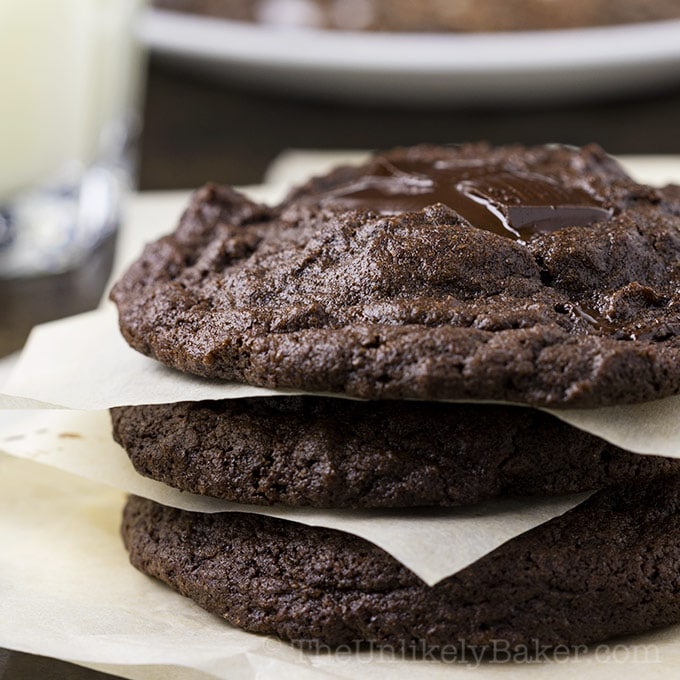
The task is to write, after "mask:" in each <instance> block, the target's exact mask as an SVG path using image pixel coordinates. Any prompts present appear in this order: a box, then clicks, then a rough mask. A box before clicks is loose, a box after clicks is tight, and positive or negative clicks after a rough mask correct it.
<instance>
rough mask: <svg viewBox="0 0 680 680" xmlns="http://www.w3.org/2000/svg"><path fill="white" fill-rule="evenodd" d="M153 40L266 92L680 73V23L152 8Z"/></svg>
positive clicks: (590, 89) (541, 96)
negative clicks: (585, 23)
mask: <svg viewBox="0 0 680 680" xmlns="http://www.w3.org/2000/svg"><path fill="white" fill-rule="evenodd" d="M141 34H142V38H143V40H144V42H145V43H146V44H147V45H148V46H149V47H151V49H153V50H154V51H156V52H157V53H159V54H161V55H164V56H166V57H172V58H174V59H175V60H180V61H182V62H184V63H185V64H187V65H188V66H190V67H191V68H193V69H197V70H200V71H202V72H205V73H209V74H212V75H216V76H219V77H221V78H224V79H228V80H237V81H242V82H243V81H245V82H248V83H251V84H253V85H257V86H259V87H263V88H267V89H277V90H279V91H285V92H290V93H295V94H307V95H310V94H311V95H314V96H322V97H326V98H334V99H348V100H361V101H387V102H395V103H397V102H398V103H401V104H408V103H413V104H423V103H481V102H486V103H488V102H494V103H502V104H518V105H519V104H524V103H536V102H555V101H570V100H572V101H573V100H585V99H592V98H603V97H608V96H611V95H620V94H624V93H628V92H633V91H644V90H653V89H655V88H658V87H660V86H662V85H666V84H668V83H672V82H680V21H663V22H654V23H646V24H630V25H625V26H612V27H605V28H587V29H569V30H560V31H532V32H514V33H495V34H493V33H487V34H484V33H476V34H418V33H415V34H409V33H401V34H399V33H393V34H383V33H360V32H357V33H350V32H342V31H323V30H315V29H300V28H297V29H295V28H280V27H275V26H263V25H254V24H247V23H240V22H234V21H226V20H223V19H210V18H204V17H194V16H191V15H187V14H179V13H175V12H169V11H164V10H157V9H156V10H149V11H148V12H147V14H146V15H145V17H144V20H143V22H142V25H141Z"/></svg>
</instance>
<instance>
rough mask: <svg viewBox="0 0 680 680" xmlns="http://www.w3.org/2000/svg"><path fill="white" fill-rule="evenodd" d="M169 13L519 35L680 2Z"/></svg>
mask: <svg viewBox="0 0 680 680" xmlns="http://www.w3.org/2000/svg"><path fill="white" fill-rule="evenodd" d="M154 4H155V5H157V6H158V7H162V8H164V9H169V10H174V11H180V12H191V13H195V14H204V15H207V16H213V17H222V18H226V19H231V20H236V21H252V22H258V23H263V24H275V25H281V24H283V25H293V26H307V27H314V28H330V29H340V30H367V31H399V32H402V31H463V32H469V31H484V32H488V31H517V30H540V29H552V28H576V27H582V26H599V25H609V24H624V23H630V22H637V21H653V20H659V19H673V18H678V17H680V2H679V0H655V1H654V2H649V0H570V1H569V2H547V1H546V0H513V2H508V0H475V2H452V1H451V0H419V1H418V2H413V0H353V1H352V2H348V0H304V1H303V2H293V3H291V2H290V0H155V2H154Z"/></svg>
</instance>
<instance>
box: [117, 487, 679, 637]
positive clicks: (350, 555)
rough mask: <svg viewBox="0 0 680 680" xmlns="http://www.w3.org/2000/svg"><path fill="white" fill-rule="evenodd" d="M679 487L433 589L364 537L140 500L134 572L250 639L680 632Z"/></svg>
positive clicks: (577, 516)
mask: <svg viewBox="0 0 680 680" xmlns="http://www.w3.org/2000/svg"><path fill="white" fill-rule="evenodd" d="M679 504H680V478H678V477H662V478H657V479H655V480H652V481H650V482H646V483H641V484H628V485H623V486H620V487H611V488H609V489H606V490H603V491H600V492H598V493H597V494H595V495H594V496H593V497H591V498H590V499H588V500H587V501H586V502H584V503H582V504H581V505H579V506H577V507H576V508H575V509H573V510H571V511H570V512H567V513H566V514H564V515H562V516H560V517H556V518H555V519H553V520H551V521H549V522H547V523H545V524H543V525H541V526H539V527H537V528H535V529H533V530H531V531H529V532H526V533H524V534H521V535H520V536H517V537H516V538H514V539H512V540H510V541H508V542H507V543H505V544H503V545H502V546H500V547H499V548H497V549H496V550H494V551H493V552H491V553H489V554H488V555H486V556H484V557H483V558H481V559H480V560H478V561H477V562H475V563H474V564H472V565H471V566H469V567H467V568H466V569H464V570H462V571H460V572H459V573H457V574H455V575H453V576H450V577H448V578H446V579H444V580H443V581H441V582H439V583H438V584H436V585H435V586H433V587H428V586H426V585H425V584H424V583H423V582H422V581H421V580H420V579H418V578H417V577H416V576H415V575H414V574H413V573H412V572H411V571H409V570H408V569H406V568H405V567H404V566H402V565H401V564H400V563H399V562H398V561H397V560H395V559H394V558H393V557H391V556H390V555H388V554H387V553H385V552H384V551H383V550H381V549H380V548H377V547H376V546H374V545H373V544H371V543H369V542H367V541H365V540H363V539H360V538H358V537H356V536H351V535H349V534H344V533H341V532H338V531H334V530H330V529H324V528H319V527H308V526H303V525H300V524H295V523H293V522H286V521H283V520H279V519H274V518H271V517H264V516H256V515H247V514H240V513H222V514H213V515H208V514H200V513H190V512H186V511H181V510H176V509H173V508H167V507H164V506H162V505H158V504H156V503H154V502H153V501H149V500H145V499H141V498H136V497H132V498H131V499H130V500H129V502H128V504H127V507H126V508H125V511H124V518H123V525H122V533H123V539H124V541H125V545H126V547H127V549H128V551H129V553H130V559H131V561H132V564H133V565H134V566H135V567H137V568H138V569H140V570H141V571H143V572H145V573H147V574H149V575H151V576H154V577H156V578H158V579H160V580H162V581H164V582H165V583H167V584H169V585H170V586H171V587H173V588H174V589H175V590H177V591H179V592H180V593H181V594H182V595H185V596H187V597H190V598H192V599H193V600H195V601H196V602H197V603H198V604H199V605H200V606H202V607H204V608H205V609H207V610H208V611H210V612H213V613H214V614H217V615H218V616H221V617H223V618H224V619H226V620H227V621H228V622H230V623H232V624H234V625H236V626H240V627H242V628H245V629H246V630H249V631H253V632H258V633H268V634H276V635H279V636H280V637H282V638H284V639H286V640H293V641H297V642H303V643H304V642H306V643H308V644H310V643H311V644H312V645H313V644H314V643H324V644H328V645H340V644H355V643H356V641H358V640H366V641H371V642H372V643H374V644H377V645H382V644H391V645H396V646H401V645H404V646H406V647H410V646H415V647H416V648H418V649H423V648H425V649H428V650H437V649H442V648H447V647H448V648H449V649H450V648H451V646H454V647H455V646H456V645H460V644H461V641H464V642H465V644H466V646H475V645H479V646H484V645H489V644H492V643H493V641H494V640H496V641H504V642H507V646H508V647H509V648H512V649H515V648H521V647H522V646H526V645H530V646H531V649H533V648H534V647H533V646H532V645H534V644H535V643H536V641H538V644H539V645H540V646H541V647H549V646H554V645H577V644H588V643H591V642H597V641H601V640H606V639H608V638H611V637H614V636H620V635H627V634H631V633H638V632H642V631H645V630H650V629H653V628H658V627H660V626H664V625H668V624H671V623H677V622H679V621H680V576H679V575H680V550H679V549H678V541H679V540H680V513H678V508H679Z"/></svg>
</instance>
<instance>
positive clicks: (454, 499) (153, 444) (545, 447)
mask: <svg viewBox="0 0 680 680" xmlns="http://www.w3.org/2000/svg"><path fill="white" fill-rule="evenodd" d="M111 416H112V421H113V434H114V438H115V439H116V441H117V442H118V443H119V444H121V445H122V446H123V447H124V448H125V450H126V451H127V453H128V455H129V456H130V459H131V461H132V463H133V465H134V466H135V468H136V469H137V471H138V472H139V473H140V474H142V475H144V476H146V477H150V478H152V479H156V480H158V481H161V482H164V483H165V484H168V485H170V486H173V487H175V488H177V489H180V490H182V491H189V492H192V493H196V494H201V495H204V496H212V497H216V498H223V499H227V500H230V501H235V502H238V503H248V504H257V505H270V504H273V503H282V504H285V505H291V506H313V507H326V508H352V507H355V508H390V507H408V506H419V505H430V506H433V505H434V506H455V505H466V504H470V503H476V502H479V501H483V500H486V499H491V498H497V497H501V496H530V495H549V494H561V493H571V492H579V491H587V490H591V489H596V488H601V487H604V486H607V485H609V484H612V483H615V482H621V481H628V480H633V479H640V478H651V477H653V476H656V475H658V474H661V473H673V472H675V473H680V460H674V459H667V458H662V457H659V456H643V455H638V454H634V453H630V452H628V451H625V450H623V449H620V448H618V447H616V446H613V445H611V444H609V443H607V442H605V441H604V440H602V439H600V438H598V437H595V436H593V435H590V434H588V433H586V432H583V431H581V430H578V429H576V428H574V427H572V426H570V425H567V424H566V423H563V422H562V421H560V420H558V419H557V418H555V417H554V416H551V415H549V414H547V413H543V412H542V411H537V410H535V409H530V408H523V407H515V406H498V405H480V404H446V403H436V402H413V401H410V402H404V401H380V402H357V401H351V400H345V399H334V398H322V397H307V396H303V397H274V398H253V399H234V400H224V401H204V402H181V403H176V404H163V405H153V406H128V407H121V408H115V409H112V410H111Z"/></svg>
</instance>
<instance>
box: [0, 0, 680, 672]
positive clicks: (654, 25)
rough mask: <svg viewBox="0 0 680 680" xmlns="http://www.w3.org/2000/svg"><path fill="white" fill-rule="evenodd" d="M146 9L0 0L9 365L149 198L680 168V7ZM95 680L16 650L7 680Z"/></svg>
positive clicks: (227, 1) (179, 2)
mask: <svg viewBox="0 0 680 680" xmlns="http://www.w3.org/2000/svg"><path fill="white" fill-rule="evenodd" d="M142 4H143V3H141V2H140V1H139V0H97V2H94V1H93V0H50V2H48V3H45V2H44V0H0V55H1V56H2V59H0V64H1V65H0V79H1V80H0V93H2V94H1V95H0V121H1V122H2V126H3V129H2V132H0V357H2V356H4V355H9V354H10V353H11V352H13V351H15V350H17V349H18V348H20V347H21V345H22V344H23V342H24V341H25V338H26V337H27V334H28V332H29V330H30V328H31V327H32V326H33V325H34V324H36V323H39V322H42V321H46V320H49V319H53V318H58V317H61V316H66V315H68V314H72V313H76V312H79V311H84V310H86V309H91V308H93V307H95V306H96V305H97V303H98V300H99V297H100V296H101V293H102V290H103V288H104V285H105V282H106V279H107V277H108V274H109V270H110V267H111V262H112V258H113V252H114V247H115V241H116V231H117V228H118V227H119V226H120V224H121V223H124V220H125V215H126V212H125V205H126V198H125V197H126V196H127V205H129V203H130V201H132V202H134V201H135V200H136V199H135V196H136V195H137V194H136V192H149V191H154V192H166V191H169V190H178V189H179V190H189V189H192V188H195V187H197V186H199V185H201V184H203V183H204V182H206V181H208V180H211V181H216V182H223V183H228V184H234V185H248V184H257V183H259V182H261V181H262V180H263V177H264V175H265V172H266V170H267V168H268V166H269V165H270V163H271V162H272V161H273V160H274V159H275V158H276V157H277V156H278V155H279V154H280V153H281V152H283V151H284V150H287V149H319V150H327V149H336V150H338V149H339V150H343V149H344V150H359V149H379V148H387V147H391V146H396V145H409V144H416V143H420V142H433V143H446V144H450V143H457V142H465V141H475V140H487V141H489V142H491V143H494V144H503V143H511V142H519V143H523V144H541V143H548V142H562V143H567V144H575V145H583V144H587V143H589V142H597V143H599V144H600V145H602V146H603V147H604V148H605V149H606V150H607V151H609V152H610V153H611V154H614V155H628V154H643V155H664V156H667V157H669V158H672V156H673V155H674V154H677V155H678V156H677V158H678V159H680V134H678V128H679V125H680V0H656V1H655V0H477V1H476V2H470V1H469V0H467V1H466V0H457V1H456V0H447V1H443V0H419V1H418V2H414V1H408V0H158V2H157V5H156V6H155V7H152V6H150V5H149V6H147V7H146V8H144V7H142V6H141V5H142ZM48 8H49V9H48ZM140 10H141V11H140ZM65 45H67V46H68V48H69V49H68V50H66V49H65V48H64V46H65ZM69 59H70V61H69ZM65 74H68V76H67V75H65ZM74 140H75V141H77V142H78V144H74V143H72V142H74ZM57 142H59V143H57ZM76 147H77V148H76ZM57 161H58V162H59V167H58V171H59V172H58V173H56V171H55V168H57V165H56V164H57ZM679 162H680V160H679ZM50 164H51V165H50ZM43 165H44V166H45V167H42V166H43ZM678 172H679V174H680V169H679V171H678ZM22 173H23V174H22ZM55 173H56V174H55ZM55 215H56V217H55ZM74 225H75V226H76V227H77V229H75V228H74ZM170 227H171V225H168V228H170ZM29 233H30V234H31V239H32V240H27V239H28V236H27V235H28V234H29ZM24 237H25V238H24ZM22 239H23V241H22ZM22 243H24V246H23V248H24V249H23V255H22V258H23V259H21V263H20V264H21V266H19V265H17V261H18V259H17V257H16V256H15V251H14V250H13V249H15V248H16V247H17V244H19V245H21V244H22ZM26 244H27V245H26ZM64 244H66V246H67V247H65V245H64ZM57 249H60V250H59V252H60V254H62V255H63V257H62V258H61V259H59V260H58V261H57V260H55V258H53V257H51V255H53V254H54V252H56V250H57ZM43 251H44V253H43ZM38 252H40V253H41V257H40V258H37V257H33V256H34V255H37V253H38ZM27 263H28V264H27ZM98 676H99V674H96V673H94V672H90V671H86V670H84V669H78V668H76V667H73V666H70V665H67V664H63V663H61V662H57V661H54V660H49V659H41V658H39V657H33V656H29V655H25V654H20V653H10V652H7V651H2V650H0V678H1V679H2V680H15V679H16V678H33V677H35V678H38V677H40V678H81V677H82V678H86V677H87V678H95V677H98ZM102 677H103V676H102Z"/></svg>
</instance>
